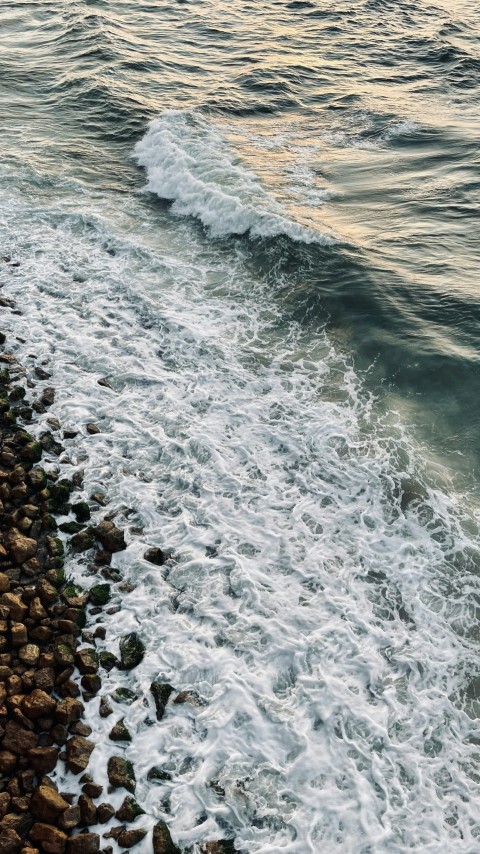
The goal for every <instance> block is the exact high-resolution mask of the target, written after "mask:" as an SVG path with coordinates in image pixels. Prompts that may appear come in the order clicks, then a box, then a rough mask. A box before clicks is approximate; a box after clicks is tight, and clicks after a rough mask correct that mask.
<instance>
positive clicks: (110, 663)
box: [98, 650, 118, 673]
mask: <svg viewBox="0 0 480 854" xmlns="http://www.w3.org/2000/svg"><path fill="white" fill-rule="evenodd" d="M98 660H99V662H100V664H101V666H102V667H103V669H104V670H106V671H107V673H110V671H111V670H113V668H114V667H116V666H117V665H118V658H117V657H116V655H114V654H113V652H108V650H103V651H102V652H100V653H99V654H98Z"/></svg>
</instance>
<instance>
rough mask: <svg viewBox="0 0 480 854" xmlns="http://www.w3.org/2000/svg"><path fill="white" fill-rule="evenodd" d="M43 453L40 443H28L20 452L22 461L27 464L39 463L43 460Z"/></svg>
mask: <svg viewBox="0 0 480 854" xmlns="http://www.w3.org/2000/svg"><path fill="white" fill-rule="evenodd" d="M42 453H43V451H42V446H41V444H40V442H35V441H34V442H28V444H27V445H25V446H24V447H23V448H22V450H21V451H20V459H21V460H22V462H25V463H31V464H33V463H39V462H40V460H41V459H42Z"/></svg>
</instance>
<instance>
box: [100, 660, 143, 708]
mask: <svg viewBox="0 0 480 854" xmlns="http://www.w3.org/2000/svg"><path fill="white" fill-rule="evenodd" d="M100 661H101V659H100ZM111 697H112V700H115V702H116V703H124V704H125V705H126V706H130V705H131V704H132V703H133V702H134V700H136V699H137V698H138V694H136V693H135V691H132V690H131V689H130V688H115V690H114V691H113V692H112V694H111Z"/></svg>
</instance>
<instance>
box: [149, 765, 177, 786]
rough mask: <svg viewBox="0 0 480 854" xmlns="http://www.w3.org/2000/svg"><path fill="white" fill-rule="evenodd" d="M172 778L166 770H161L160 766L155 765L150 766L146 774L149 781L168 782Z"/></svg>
mask: <svg viewBox="0 0 480 854" xmlns="http://www.w3.org/2000/svg"><path fill="white" fill-rule="evenodd" d="M171 779H172V775H171V774H169V773H168V771H162V769H161V768H158V767H157V766H156V765H154V766H153V768H150V771H149V772H148V774H147V780H148V781H149V782H152V781H155V780H158V781H159V782H160V783H165V782H168V781H169V780H171Z"/></svg>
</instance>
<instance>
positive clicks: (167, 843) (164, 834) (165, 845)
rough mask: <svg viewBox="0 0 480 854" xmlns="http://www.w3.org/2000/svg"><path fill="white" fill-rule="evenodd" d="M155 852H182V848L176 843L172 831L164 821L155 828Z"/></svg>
mask: <svg viewBox="0 0 480 854" xmlns="http://www.w3.org/2000/svg"><path fill="white" fill-rule="evenodd" d="M152 842H153V854H180V849H179V848H177V846H176V845H174V843H173V841H172V837H171V836H170V831H169V829H168V827H167V825H166V824H165V822H163V821H159V822H158V824H156V825H155V827H154V828H153V839H152Z"/></svg>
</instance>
